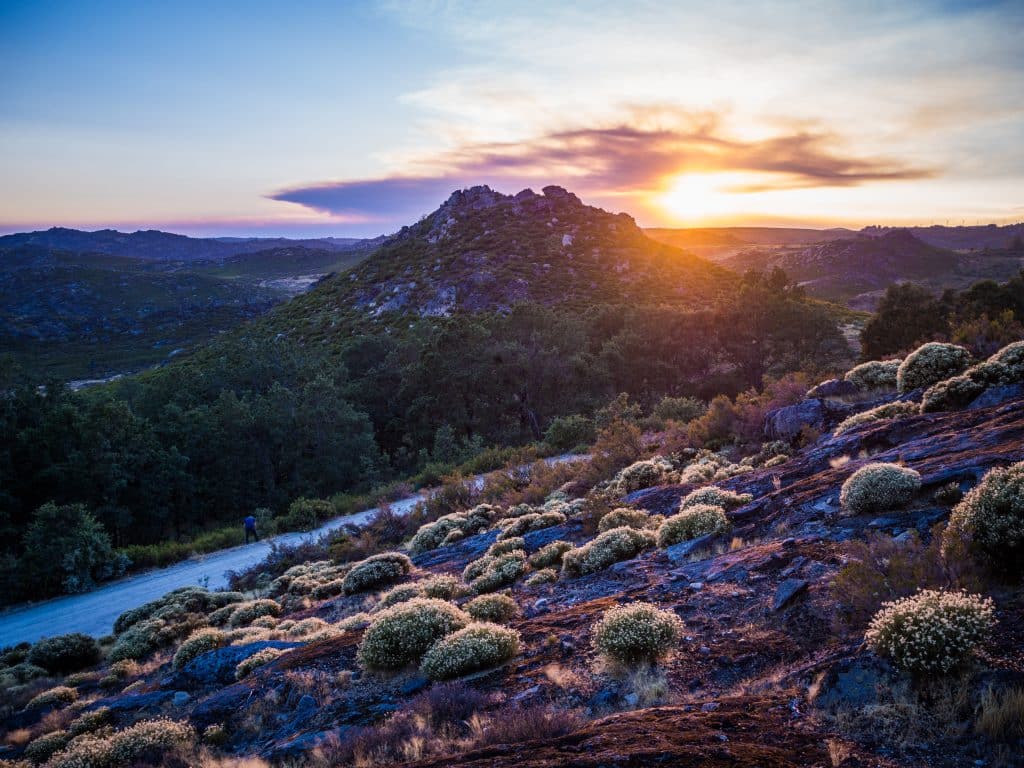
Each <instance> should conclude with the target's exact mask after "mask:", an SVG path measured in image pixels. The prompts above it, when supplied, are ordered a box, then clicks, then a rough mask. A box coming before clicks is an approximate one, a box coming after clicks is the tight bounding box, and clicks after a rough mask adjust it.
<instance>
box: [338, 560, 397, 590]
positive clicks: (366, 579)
mask: <svg viewBox="0 0 1024 768" xmlns="http://www.w3.org/2000/svg"><path fill="white" fill-rule="evenodd" d="M410 571H412V560H410V559H409V558H408V557H407V556H405V555H403V554H402V553H401V552H382V553H380V554H379V555H373V556H371V557H368V558H366V559H365V560H360V561H359V562H358V563H356V564H355V565H354V566H353V567H352V570H350V571H349V572H348V573H347V574H345V581H344V583H343V585H342V586H343V588H344V590H345V594H347V595H351V594H354V593H356V592H365V591H366V590H368V589H378V588H380V587H383V586H385V585H388V584H393V583H394V582H396V581H398V580H399V579H401V578H404V577H405V576H407V575H408V574H409V572H410Z"/></svg>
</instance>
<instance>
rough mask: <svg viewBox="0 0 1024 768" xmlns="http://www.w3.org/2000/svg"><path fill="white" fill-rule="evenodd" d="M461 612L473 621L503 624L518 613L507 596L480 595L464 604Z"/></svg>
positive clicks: (512, 601)
mask: <svg viewBox="0 0 1024 768" xmlns="http://www.w3.org/2000/svg"><path fill="white" fill-rule="evenodd" d="M463 610H464V611H465V612H466V613H468V614H469V615H470V616H472V617H473V619H474V620H475V621H490V622H494V623H495V624H504V623H506V622H507V621H510V620H511V619H513V618H515V616H516V615H517V614H518V613H519V606H518V605H517V604H516V601H515V600H513V599H512V598H511V597H509V596H508V595H480V596H479V597H474V598H473V599H472V600H470V601H469V602H468V603H466V604H465V605H464V606H463Z"/></svg>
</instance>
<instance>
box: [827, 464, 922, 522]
mask: <svg viewBox="0 0 1024 768" xmlns="http://www.w3.org/2000/svg"><path fill="white" fill-rule="evenodd" d="M919 490H921V475H919V474H918V473H917V472H915V471H914V470H913V469H910V468H909V467H901V466H900V465H899V464H885V463H881V462H877V463H874V464H866V465H864V466H863V467H861V468H860V469H858V470H857V471H856V472H854V473H853V474H852V475H850V476H849V477H848V478H847V479H846V482H845V483H843V489H842V492H841V493H840V494H839V503H840V505H841V506H842V509H843V513H844V515H865V514H869V513H875V512H886V511H888V510H891V509H899V508H900V507H905V506H906V505H907V504H909V503H910V502H911V500H912V499H913V498H914V495H915V494H916V493H917V492H918V491H919Z"/></svg>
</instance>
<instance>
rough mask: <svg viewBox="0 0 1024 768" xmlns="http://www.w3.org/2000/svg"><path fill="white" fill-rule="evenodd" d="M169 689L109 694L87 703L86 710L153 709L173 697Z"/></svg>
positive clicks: (128, 710) (126, 710)
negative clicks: (107, 696)
mask: <svg viewBox="0 0 1024 768" xmlns="http://www.w3.org/2000/svg"><path fill="white" fill-rule="evenodd" d="M173 696H174V694H173V693H171V692H170V691H151V692H150V693H131V694H127V695H118V696H111V697H109V698H106V699H97V700H96V701H94V702H92V703H91V704H89V706H88V707H86V710H93V709H99V708H100V707H106V708H107V709H110V710H112V711H114V712H140V711H142V710H145V709H153V708H156V707H159V706H162V705H163V704H164V703H166V702H167V701H168V700H170V699H171V698H173Z"/></svg>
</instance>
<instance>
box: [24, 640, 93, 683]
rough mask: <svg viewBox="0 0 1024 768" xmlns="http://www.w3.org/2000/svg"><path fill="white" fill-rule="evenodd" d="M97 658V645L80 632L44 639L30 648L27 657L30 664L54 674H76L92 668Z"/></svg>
mask: <svg viewBox="0 0 1024 768" xmlns="http://www.w3.org/2000/svg"><path fill="white" fill-rule="evenodd" d="M99 658H100V647H99V645H98V644H97V643H96V641H95V640H93V639H92V638H91V637H89V636H88V635H83V634H82V633H81V632H72V633H71V634H69V635H58V636H57V637H47V638H44V639H43V640H40V641H39V642H38V643H36V644H35V645H33V646H32V649H31V650H30V651H29V652H28V656H27V660H28V662H29V663H30V664H35V665H36V666H37V667H42V668H43V669H45V670H46V671H47V672H53V673H56V674H67V673H68V672H77V671H78V670H80V669H85V668H86V667H90V666H92V665H93V664H95V663H96V662H97V661H99Z"/></svg>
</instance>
